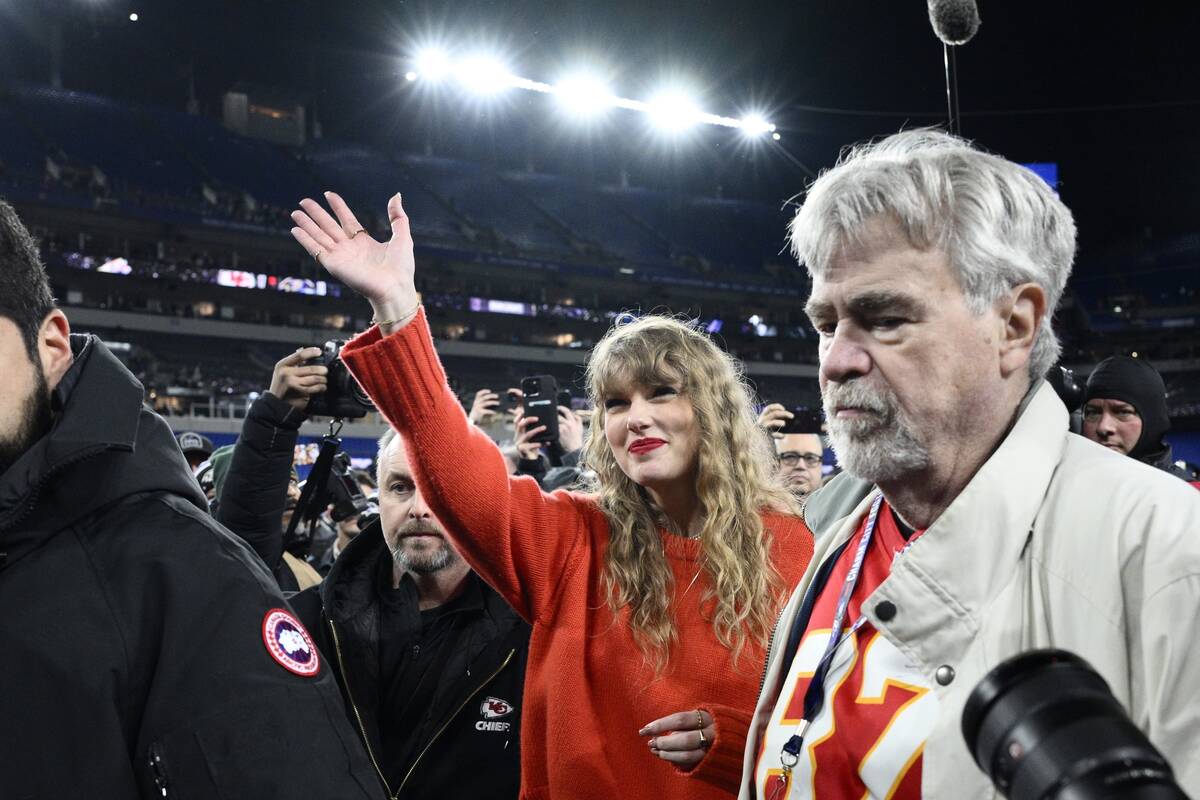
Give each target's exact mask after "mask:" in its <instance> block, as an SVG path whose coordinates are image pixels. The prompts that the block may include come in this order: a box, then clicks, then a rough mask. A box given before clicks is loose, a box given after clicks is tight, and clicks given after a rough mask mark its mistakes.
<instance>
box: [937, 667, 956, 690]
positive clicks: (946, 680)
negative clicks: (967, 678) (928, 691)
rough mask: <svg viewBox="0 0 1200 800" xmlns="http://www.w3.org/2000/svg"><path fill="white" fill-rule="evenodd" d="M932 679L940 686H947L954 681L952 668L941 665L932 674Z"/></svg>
mask: <svg viewBox="0 0 1200 800" xmlns="http://www.w3.org/2000/svg"><path fill="white" fill-rule="evenodd" d="M933 677H934V678H935V679H936V680H937V682H938V683H940V684H941V685H942V686H949V685H950V682H951V681H953V680H954V667H952V666H950V665H949V664H942V665H941V666H940V667H938V668H937V671H936V672H934V673H933Z"/></svg>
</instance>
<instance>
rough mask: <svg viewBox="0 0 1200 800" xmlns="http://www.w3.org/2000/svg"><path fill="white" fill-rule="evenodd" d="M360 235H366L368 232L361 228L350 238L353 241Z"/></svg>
mask: <svg viewBox="0 0 1200 800" xmlns="http://www.w3.org/2000/svg"><path fill="white" fill-rule="evenodd" d="M360 233H366V231H365V230H364V229H362V228H359V229H358V230H356V231H355V232H354V233H352V234H350V238H351V239H353V238H354V237H355V236H358V235H359V234H360Z"/></svg>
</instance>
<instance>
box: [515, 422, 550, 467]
mask: <svg viewBox="0 0 1200 800" xmlns="http://www.w3.org/2000/svg"><path fill="white" fill-rule="evenodd" d="M537 422H538V418H537V417H520V418H519V419H518V420H517V423H516V431H515V432H516V436H515V437H513V444H514V445H516V447H517V452H518V453H520V454H521V458H523V459H525V460H526V461H532V460H533V459H535V458H537V457H538V456H539V455H541V453H542V445H541V444H540V443H539V442H535V441H533V438H534V437H535V436H537V435H538V434H539V433H544V432H545V431H546V426H545V425H538V424H537Z"/></svg>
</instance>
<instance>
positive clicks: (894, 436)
mask: <svg viewBox="0 0 1200 800" xmlns="http://www.w3.org/2000/svg"><path fill="white" fill-rule="evenodd" d="M822 400H823V402H824V405H825V420H826V424H827V426H828V428H829V439H830V443H831V444H832V446H833V452H834V454H835V455H836V456H837V462H838V464H839V465H841V467H842V469H844V470H846V472H849V473H850V474H851V475H853V476H855V477H857V478H861V479H863V480H865V481H870V482H871V483H881V482H886V481H893V480H896V479H897V478H901V477H903V476H904V475H906V474H908V473H911V472H917V471H920V470H923V469H926V468H927V467H928V466H929V465H930V464H931V463H932V457H931V456H930V454H929V448H927V447H926V446H925V445H924V444H923V443H922V442H921V440H920V439H919V438H918V436H917V433H916V430H915V426H914V425H913V424H912V421H911V420H909V419H908V417H907V416H906V415H905V413H904V411H903V409H901V408H900V402H899V401H898V400H897V399H896V395H895V394H893V393H892V392H891V390H889V389H886V388H884V389H879V390H875V389H872V388H870V387H868V386H867V385H866V384H865V383H863V381H862V379H858V380H854V381H852V382H850V383H831V384H827V385H826V386H825V390H824V391H823V392H822ZM839 406H841V407H847V406H850V407H854V408H860V409H863V410H864V411H869V412H871V413H869V414H866V415H864V416H861V417H858V418H855V419H838V418H837V417H836V416H835V414H834V410H835V409H836V408H838V407H839Z"/></svg>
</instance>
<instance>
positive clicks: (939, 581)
mask: <svg viewBox="0 0 1200 800" xmlns="http://www.w3.org/2000/svg"><path fill="white" fill-rule="evenodd" d="M791 238H792V244H793V247H794V251H795V253H796V255H797V256H798V258H799V259H800V261H801V262H802V263H803V264H805V266H806V267H807V268H808V270H809V272H810V274H811V275H812V278H813V289H812V295H811V297H810V299H809V301H808V305H807V309H806V310H807V312H808V314H809V316H810V318H811V319H812V322H813V325H814V327H815V328H816V329H817V331H818V333H819V334H820V337H821V345H820V362H821V364H820V384H821V391H822V397H823V400H824V404H825V413H826V417H827V420H828V428H829V434H830V438H831V440H832V445H833V449H834V451H835V452H836V454H837V458H838V461H839V463H840V464H841V465H842V467H843V468H844V470H845V471H846V473H848V475H847V476H845V477H840V478H838V479H835V480H834V481H832V482H831V483H830V484H829V485H827V486H826V487H825V488H824V489H822V490H821V491H819V492H817V493H816V494H815V495H814V496H813V497H812V498H811V499H810V502H809V504H808V507H807V508H806V512H805V516H806V519H807V521H808V523H809V526H810V527H811V528H812V530H813V532H814V533H815V534H816V536H817V542H818V544H817V553H816V555H815V556H814V558H813V562H812V566H811V567H810V568H809V570H808V572H807V574H806V575H805V576H804V578H803V579H802V580H801V582H800V585H799V586H798V587H797V589H796V591H795V593H794V594H793V596H792V598H791V600H790V602H789V603H788V605H787V607H786V608H785V610H784V613H783V616H782V618H781V620H780V622H779V627H778V629H777V631H776V634H775V636H774V639H773V646H772V648H771V650H770V653H769V655H768V659H767V670H766V679H765V683H764V688H763V692H762V695H761V697H760V698H759V703H758V708H757V710H756V712H755V724H754V726H753V727H752V735H751V740H750V742H749V744H748V746H747V749H746V756H745V770H744V775H743V782H742V790H741V797H742V798H752V797H757V798H759V800H784V799H785V798H812V797H817V798H832V797H838V798H841V797H870V798H884V797H888V798H897V800H915V798H931V799H934V800H941V799H943V798H944V799H946V800H950V799H951V798H952V799H953V800H960V798H967V797H970V798H976V797H992V796H994V793H993V789H992V787H991V784H990V782H989V780H988V779H987V778H986V777H985V776H984V775H983V773H982V772H981V771H980V770H978V769H977V768H976V766H975V764H974V763H973V760H972V757H971V755H970V754H969V753H968V751H967V747H966V745H965V744H964V740H963V736H962V734H961V733H960V721H961V717H962V710H963V706H964V703H965V701H966V698H967V696H968V695H969V694H970V692H971V690H972V688H974V686H975V685H976V684H977V683H978V681H979V680H980V678H981V677H982V676H983V675H984V674H986V673H987V672H988V671H989V670H990V669H991V668H992V667H994V666H995V665H996V664H997V663H999V662H1000V661H1002V660H1004V659H1006V658H1008V657H1010V656H1012V655H1015V654H1016V653H1019V652H1021V651H1024V650H1026V649H1029V648H1033V647H1059V648H1063V649H1066V650H1070V651H1073V652H1075V653H1077V654H1079V655H1081V656H1082V657H1083V658H1085V659H1086V660H1087V661H1089V662H1090V663H1091V664H1092V665H1093V666H1094V667H1095V668H1096V669H1097V670H1098V671H1099V672H1100V674H1101V675H1102V676H1103V677H1104V678H1105V679H1106V680H1107V681H1108V684H1109V686H1110V687H1111V688H1112V690H1113V692H1114V694H1115V695H1116V697H1117V699H1118V700H1119V701H1120V702H1121V703H1122V704H1123V705H1124V706H1125V708H1126V709H1127V710H1128V711H1129V713H1130V715H1131V717H1132V719H1133V720H1134V722H1135V723H1136V724H1137V725H1138V726H1139V727H1140V728H1141V729H1142V730H1143V731H1144V732H1145V733H1146V734H1148V736H1149V737H1150V739H1151V740H1152V741H1153V743H1154V744H1155V745H1157V746H1158V748H1159V749H1160V750H1162V751H1163V752H1164V753H1165V754H1166V755H1167V757H1168V758H1169V759H1170V760H1171V761H1172V763H1173V765H1174V767H1175V770H1176V774H1177V776H1178V777H1179V779H1180V782H1181V783H1182V785H1183V786H1184V788H1185V790H1188V791H1190V792H1191V793H1193V794H1195V793H1200V759H1198V758H1196V753H1197V752H1200V706H1198V705H1197V704H1196V702H1195V698H1196V696H1197V692H1200V662H1198V661H1196V660H1195V659H1191V658H1188V654H1189V653H1190V652H1192V648H1193V647H1194V642H1195V641H1196V640H1197V639H1198V638H1200V615H1197V614H1196V613H1195V611H1196V609H1197V606H1198V605H1200V537H1197V536H1196V535H1195V519H1196V518H1197V517H1198V516H1200V497H1197V496H1195V492H1194V490H1192V489H1190V487H1187V486H1186V485H1185V484H1183V483H1181V482H1179V481H1177V480H1173V479H1171V478H1170V477H1168V476H1166V475H1164V474H1163V473H1161V472H1158V471H1156V470H1154V469H1151V468H1149V467H1146V466H1145V465H1143V464H1138V463H1135V462H1134V461H1133V460H1132V459H1127V458H1121V457H1120V456H1118V455H1116V454H1114V453H1112V452H1110V451H1108V450H1105V449H1104V448H1101V447H1099V446H1097V445H1096V444H1095V443H1093V442H1089V441H1086V440H1084V439H1083V438H1082V437H1078V436H1070V435H1069V434H1068V417H1067V411H1066V409H1065V407H1064V406H1063V405H1062V403H1061V402H1060V401H1059V399H1058V398H1057V396H1056V395H1055V393H1054V391H1053V389H1052V388H1051V387H1050V386H1049V385H1048V384H1046V383H1044V382H1043V381H1042V379H1041V378H1042V376H1043V375H1044V374H1045V373H1046V371H1047V369H1048V368H1049V367H1050V366H1051V365H1052V364H1053V363H1054V362H1055V360H1056V358H1057V355H1058V350H1059V348H1058V344H1057V341H1056V339H1055V336H1054V332H1053V330H1052V329H1051V326H1050V316H1051V314H1052V312H1053V309H1054V307H1055V305H1056V304H1057V302H1058V299H1059V297H1060V295H1061V293H1062V290H1063V286H1064V285H1065V283H1066V280H1067V276H1068V274H1069V272H1070V268H1071V262H1072V260H1073V258H1074V251H1075V225H1074V222H1073V221H1072V218H1071V214H1070V212H1069V211H1068V210H1067V208H1066V207H1065V206H1064V205H1063V204H1062V203H1061V202H1060V201H1059V200H1058V198H1057V197H1056V196H1055V195H1054V193H1053V192H1051V191H1050V190H1049V188H1048V187H1047V186H1045V185H1044V184H1043V183H1042V182H1041V181H1040V180H1039V179H1038V178H1037V177H1035V176H1034V175H1033V174H1032V173H1030V172H1028V171H1026V170H1025V169H1023V168H1021V167H1019V166H1018V165H1016V164H1013V163H1011V162H1008V161H1006V160H1004V159H1001V158H998V157H995V156H992V155H988V154H985V153H982V152H980V151H979V150H976V149H974V148H972V147H971V146H970V145H969V144H968V143H966V142H964V141H962V140H960V139H957V138H955V137H952V136H949V135H946V134H943V133H940V132H936V131H910V132H906V133H901V134H897V135H895V136H892V137H890V138H888V139H885V140H883V141H881V142H879V143H877V144H874V145H870V146H864V147H860V148H857V149H855V150H853V151H851V152H850V153H849V154H848V155H847V156H846V157H845V158H844V159H843V160H842V162H841V163H840V164H839V165H838V166H837V167H835V168H834V169H832V170H830V171H828V172H827V173H825V174H824V175H822V176H821V177H820V178H819V179H818V180H817V181H816V182H815V183H814V184H813V186H812V187H811V189H810V190H809V192H808V195H807V198H806V200H805V202H804V205H803V206H802V207H801V209H800V210H799V212H798V213H797V215H796V218H795V220H794V221H793V223H792V230H791ZM833 631H840V632H841V635H838V634H835V633H832V632H833Z"/></svg>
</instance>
